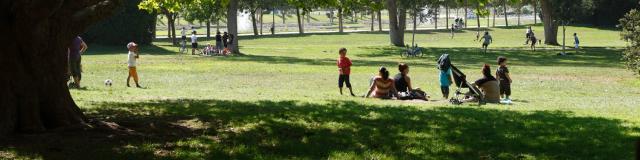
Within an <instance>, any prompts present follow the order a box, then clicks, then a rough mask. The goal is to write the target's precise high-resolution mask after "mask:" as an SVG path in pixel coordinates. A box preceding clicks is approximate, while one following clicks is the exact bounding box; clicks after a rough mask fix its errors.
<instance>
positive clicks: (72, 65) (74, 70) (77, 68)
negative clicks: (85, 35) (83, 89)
mask: <svg viewBox="0 0 640 160" xmlns="http://www.w3.org/2000/svg"><path fill="white" fill-rule="evenodd" d="M87 48H88V47H87V44H86V43H84V41H83V40H82V38H81V37H80V36H76V37H75V38H74V39H73V41H72V42H71V46H69V48H68V52H69V53H68V54H69V71H70V73H71V77H73V82H72V83H71V84H70V85H69V86H70V87H75V88H80V80H81V79H82V66H81V65H82V63H81V60H82V57H81V56H82V53H84V52H85V51H86V50H87Z"/></svg>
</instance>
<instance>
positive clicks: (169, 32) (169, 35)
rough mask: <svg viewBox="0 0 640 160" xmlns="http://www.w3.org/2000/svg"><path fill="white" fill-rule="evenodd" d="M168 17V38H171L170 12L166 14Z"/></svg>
mask: <svg viewBox="0 0 640 160" xmlns="http://www.w3.org/2000/svg"><path fill="white" fill-rule="evenodd" d="M165 16H166V17H167V24H166V25H167V38H171V25H169V19H170V18H171V15H170V14H165Z"/></svg>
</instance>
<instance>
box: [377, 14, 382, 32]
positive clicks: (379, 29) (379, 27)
mask: <svg viewBox="0 0 640 160" xmlns="http://www.w3.org/2000/svg"><path fill="white" fill-rule="evenodd" d="M378 31H380V32H382V11H381V10H378Z"/></svg>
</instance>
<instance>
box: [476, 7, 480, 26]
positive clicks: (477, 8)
mask: <svg viewBox="0 0 640 160" xmlns="http://www.w3.org/2000/svg"><path fill="white" fill-rule="evenodd" d="M479 5H480V4H478V6H479ZM476 12H478V13H480V7H476ZM476 21H477V22H478V32H480V15H478V14H476Z"/></svg>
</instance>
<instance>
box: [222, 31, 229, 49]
mask: <svg viewBox="0 0 640 160" xmlns="http://www.w3.org/2000/svg"><path fill="white" fill-rule="evenodd" d="M222 43H223V44H224V48H227V45H228V44H229V33H227V32H224V35H222Z"/></svg>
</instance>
